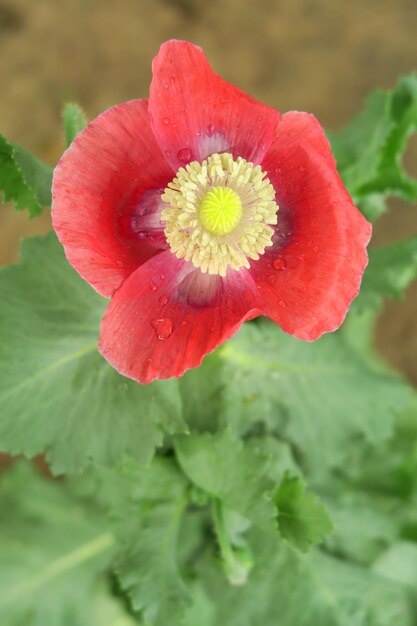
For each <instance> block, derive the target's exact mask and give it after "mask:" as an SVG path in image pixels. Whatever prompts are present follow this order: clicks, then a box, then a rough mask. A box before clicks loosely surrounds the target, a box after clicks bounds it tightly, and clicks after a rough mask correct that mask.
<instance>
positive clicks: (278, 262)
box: [272, 257, 287, 270]
mask: <svg viewBox="0 0 417 626" xmlns="http://www.w3.org/2000/svg"><path fill="white" fill-rule="evenodd" d="M272 265H273V266H274V268H275V269H276V270H285V268H286V267H287V262H286V260H285V259H281V258H280V257H278V258H276V259H275V260H274V262H273V264H272Z"/></svg>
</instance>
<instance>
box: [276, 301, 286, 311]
mask: <svg viewBox="0 0 417 626" xmlns="http://www.w3.org/2000/svg"><path fill="white" fill-rule="evenodd" d="M278 304H279V306H280V307H282V308H283V309H285V307H286V306H287V303H286V302H285V300H279V302H278Z"/></svg>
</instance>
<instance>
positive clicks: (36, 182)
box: [0, 135, 52, 217]
mask: <svg viewBox="0 0 417 626" xmlns="http://www.w3.org/2000/svg"><path fill="white" fill-rule="evenodd" d="M51 186H52V168H51V167H50V166H49V165H46V164H45V163H42V162H41V161H39V160H38V159H37V158H36V157H34V156H33V155H32V154H30V152H28V151H27V150H25V149H24V148H21V147H20V146H18V145H16V144H13V143H11V142H10V141H8V140H7V139H6V138H5V137H3V136H2V135H0V191H2V192H3V197H4V201H5V202H9V201H10V200H12V201H13V202H14V205H15V208H16V209H17V210H18V211H20V210H22V209H28V211H29V215H30V217H34V216H35V215H39V214H40V213H41V211H42V209H43V207H45V206H51Z"/></svg>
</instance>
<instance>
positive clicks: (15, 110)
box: [0, 0, 417, 384]
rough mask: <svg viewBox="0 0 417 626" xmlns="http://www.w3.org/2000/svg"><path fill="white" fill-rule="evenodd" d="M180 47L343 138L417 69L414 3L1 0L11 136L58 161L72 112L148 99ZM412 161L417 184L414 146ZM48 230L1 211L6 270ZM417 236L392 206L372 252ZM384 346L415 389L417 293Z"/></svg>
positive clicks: (2, 74)
mask: <svg viewBox="0 0 417 626" xmlns="http://www.w3.org/2000/svg"><path fill="white" fill-rule="evenodd" d="M169 38H179V39H189V40H191V41H193V42H195V43H198V44H200V45H201V46H203V48H204V49H205V52H206V54H207V55H208V57H209V59H210V62H211V63H212V65H213V66H214V68H215V70H216V71H217V72H218V73H220V74H221V75H223V76H224V77H225V78H226V79H228V80H230V81H231V82H233V83H235V84H236V85H238V86H239V87H240V88H242V89H244V90H245V91H247V92H249V93H250V94H251V95H252V96H254V97H255V98H257V99H259V100H261V101H263V102H265V103H267V104H269V105H270V106H273V107H276V108H278V109H280V110H281V111H286V110H291V109H298V110H306V111H310V112H312V113H314V114H315V115H316V116H317V117H318V118H319V120H320V121H321V123H322V124H323V125H324V126H325V127H326V128H328V129H331V130H336V129H338V128H340V127H341V126H343V125H344V124H345V123H346V122H347V121H348V120H349V119H350V118H351V117H352V115H354V114H355V113H357V112H358V111H360V109H361V107H362V105H363V100H364V98H365V97H366V95H367V94H368V93H369V92H370V91H371V90H373V89H375V88H378V87H382V88H384V89H387V88H391V87H392V86H393V85H394V84H395V82H396V80H397V78H398V77H399V76H400V75H401V74H404V73H406V72H409V71H411V70H416V69H417V46H416V38H417V0H366V1H365V0H210V1H207V0H117V1H116V0H0V84H1V98H0V131H1V132H2V133H4V134H5V135H6V136H7V137H9V138H11V139H12V140H13V141H16V142H18V143H20V144H22V145H24V146H25V147H27V148H28V149H30V150H32V151H33V152H35V153H36V154H37V155H38V156H40V157H42V158H43V159H45V160H46V161H49V162H50V163H51V164H54V163H55V162H56V160H57V158H58V157H59V155H60V154H61V152H62V151H63V147H64V146H63V140H62V130H61V122H60V115H61V110H62V106H63V104H64V103H65V102H67V101H77V102H79V103H80V104H81V105H82V106H83V107H84V109H85V110H86V112H87V114H88V116H89V117H90V118H92V117H94V116H96V115H97V114H98V113H100V112H101V111H102V110H104V109H105V108H107V107H108V106H111V105H113V104H116V103H117V102H121V101H124V100H128V99H130V98H138V97H146V96H147V94H148V88H149V82H150V78H151V60H152V58H153V56H154V55H155V54H156V53H157V51H158V48H159V46H160V44H161V42H162V41H164V40H166V39H169ZM406 163H407V167H408V169H409V170H410V171H411V172H414V173H415V174H417V141H416V140H414V141H412V145H411V147H410V149H409V150H408V153H407V155H406ZM49 227H50V225H49V218H48V215H45V216H42V217H41V218H37V219H34V220H32V221H28V220H27V218H26V214H25V213H22V214H16V213H14V212H12V211H11V210H9V207H0V264H4V263H9V262H13V261H15V260H16V259H17V256H18V246H19V240H20V239H21V238H22V237H24V236H27V235H28V234H38V233H43V232H46V231H47V230H48V228H49ZM411 234H417V212H416V207H415V206H412V207H410V206H405V205H403V204H401V203H400V202H395V203H393V207H392V211H391V212H390V213H389V214H388V215H386V216H384V217H383V218H382V219H381V220H380V221H379V223H378V224H377V226H376V228H375V234H374V238H373V245H380V244H384V243H389V242H394V241H397V240H399V239H401V238H404V237H408V236H410V235H411ZM377 343H378V346H379V349H380V351H381V352H382V353H383V354H384V355H385V357H386V358H387V359H388V361H390V362H391V363H392V364H393V365H395V366H396V367H399V368H401V369H402V371H403V372H404V373H405V374H406V375H407V376H408V377H409V378H410V379H411V380H413V381H414V382H415V383H416V384H417V283H414V284H413V285H412V286H411V287H410V288H409V289H408V292H407V294H406V297H405V299H404V301H403V302H400V303H398V302H389V303H387V305H386V307H385V310H384V312H383V314H382V316H381V320H380V323H379V327H378V331H377Z"/></svg>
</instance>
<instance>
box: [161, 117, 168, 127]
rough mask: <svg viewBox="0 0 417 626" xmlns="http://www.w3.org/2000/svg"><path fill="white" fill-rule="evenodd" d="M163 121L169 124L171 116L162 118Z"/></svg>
mask: <svg viewBox="0 0 417 626" xmlns="http://www.w3.org/2000/svg"><path fill="white" fill-rule="evenodd" d="M162 123H163V124H165V126H168V124H169V118H168V117H164V118H163V120H162Z"/></svg>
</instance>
